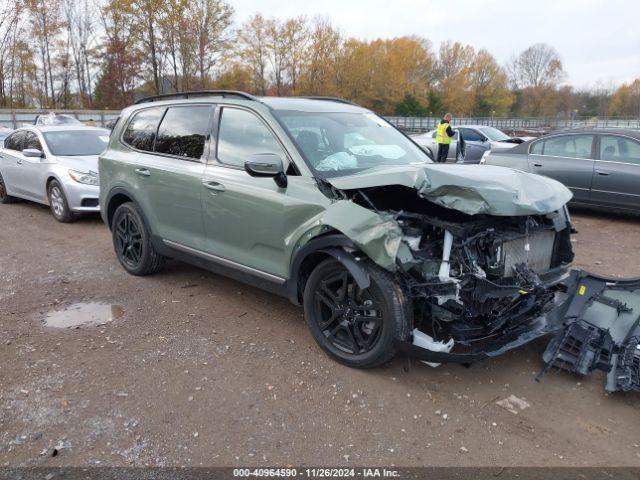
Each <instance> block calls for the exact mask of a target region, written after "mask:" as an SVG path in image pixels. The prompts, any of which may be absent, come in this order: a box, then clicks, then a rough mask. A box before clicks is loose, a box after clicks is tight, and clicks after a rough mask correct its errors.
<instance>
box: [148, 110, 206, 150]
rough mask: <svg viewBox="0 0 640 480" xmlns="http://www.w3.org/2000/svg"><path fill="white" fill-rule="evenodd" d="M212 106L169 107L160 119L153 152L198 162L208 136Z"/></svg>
mask: <svg viewBox="0 0 640 480" xmlns="http://www.w3.org/2000/svg"><path fill="white" fill-rule="evenodd" d="M212 111H213V106H212V105H194V106H180V107H171V108H169V110H167V113H166V115H165V116H164V118H163V119H162V123H161V124H160V128H158V136H157V138H156V145H155V151H156V152H158V153H164V154H167V155H175V156H177V157H184V158H188V159H196V160H199V159H200V158H201V157H202V154H203V152H204V145H205V142H206V140H207V137H208V136H209V120H210V118H211V112H212Z"/></svg>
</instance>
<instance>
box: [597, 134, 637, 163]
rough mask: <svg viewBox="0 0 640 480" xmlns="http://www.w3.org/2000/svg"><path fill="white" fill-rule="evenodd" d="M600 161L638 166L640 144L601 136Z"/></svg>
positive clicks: (625, 139) (616, 137) (622, 138)
mask: <svg viewBox="0 0 640 480" xmlns="http://www.w3.org/2000/svg"><path fill="white" fill-rule="evenodd" d="M600 159H601V160H608V161H610V162H624V163H637V164H640V143H638V142H636V141H634V140H631V139H629V138H624V137H618V136H615V135H601V136H600Z"/></svg>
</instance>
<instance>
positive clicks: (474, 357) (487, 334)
mask: <svg viewBox="0 0 640 480" xmlns="http://www.w3.org/2000/svg"><path fill="white" fill-rule="evenodd" d="M464 172H466V173H464V175H460V173H463V171H462V170H453V169H437V170H436V169H433V170H430V171H428V170H427V169H416V170H414V171H411V170H408V169H405V170H399V171H397V172H386V173H385V172H375V171H374V172H372V173H370V174H368V175H366V176H365V178H361V176H360V178H358V177H343V178H341V179H337V180H333V181H331V182H330V183H331V185H330V186H328V187H327V188H330V189H331V193H330V194H331V195H332V196H333V199H334V200H335V201H334V203H333V204H332V205H331V206H330V207H329V208H328V209H327V211H326V215H325V217H324V223H325V224H327V225H329V226H331V227H333V228H335V229H337V230H339V231H341V232H343V233H344V234H345V235H346V236H347V237H348V238H349V239H351V240H352V241H353V242H354V244H355V245H356V246H357V247H359V248H360V249H361V250H362V251H363V252H364V253H365V254H366V255H367V256H368V257H369V258H371V259H372V260H373V261H374V262H376V263H377V264H378V265H380V266H382V267H384V268H386V269H387V270H390V271H393V272H394V274H395V276H396V280H397V282H398V283H399V284H400V285H401V286H402V287H403V289H404V291H405V292H406V294H407V297H408V298H409V299H410V301H411V302H412V307H413V312H414V318H413V325H412V328H411V331H412V334H411V336H410V338H407V339H397V340H396V349H397V350H398V351H400V352H404V353H405V354H408V355H410V356H412V357H415V358H418V359H420V360H422V361H424V362H427V363H429V364H431V365H433V366H436V365H437V364H439V363H444V362H456V363H463V364H467V363H472V362H475V361H478V360H482V359H486V358H491V357H495V356H498V355H501V354H503V353H505V352H507V351H509V350H511V349H514V348H517V347H520V346H523V345H525V344H526V343H529V342H531V341H533V340H535V339H537V338H540V337H543V336H552V340H551V342H550V344H549V346H548V348H547V350H546V352H545V354H544V361H545V364H546V368H545V369H544V370H543V372H542V373H544V371H546V370H548V369H551V368H554V369H559V370H566V371H569V372H574V373H577V374H582V375H586V374H588V373H590V372H592V371H593V370H601V371H603V372H605V373H606V374H607V382H606V388H607V390H609V391H614V390H640V327H639V326H638V323H639V321H640V279H638V280H616V281H614V280H610V279H604V278H601V277H597V276H594V275H591V274H589V273H585V272H581V271H569V265H570V263H571V261H572V260H573V251H572V246H571V238H570V236H571V233H572V230H573V229H572V226H571V221H570V218H569V213H568V210H567V208H566V203H567V201H568V200H569V198H570V193H569V192H568V190H567V189H566V188H565V187H564V186H562V185H560V184H558V183H557V182H553V181H551V180H549V179H544V178H543V177H539V176H537V175H530V176H526V175H525V174H522V173H521V172H517V171H514V170H510V169H499V170H495V171H492V172H493V174H492V176H491V178H487V177H486V176H484V174H483V172H484V171H482V172H480V171H478V170H471V169H468V170H465V171H464ZM385 175H387V176H388V178H384V176H385ZM542 373H541V376H542Z"/></svg>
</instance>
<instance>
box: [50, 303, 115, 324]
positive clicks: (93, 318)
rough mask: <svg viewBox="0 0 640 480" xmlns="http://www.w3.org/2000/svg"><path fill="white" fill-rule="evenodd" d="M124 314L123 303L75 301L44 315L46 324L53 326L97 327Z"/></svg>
mask: <svg viewBox="0 0 640 480" xmlns="http://www.w3.org/2000/svg"><path fill="white" fill-rule="evenodd" d="M123 315H124V307H123V306H122V305H109V304H107V303H98V302H88V303H74V304H73V305H69V306H68V307H66V308H64V309H62V310H56V311H55V312H49V313H48V314H47V316H46V317H44V325H45V327H53V328H80V327H97V326H99V325H104V324H105V323H108V322H110V321H111V320H113V319H116V318H120V317H122V316H123Z"/></svg>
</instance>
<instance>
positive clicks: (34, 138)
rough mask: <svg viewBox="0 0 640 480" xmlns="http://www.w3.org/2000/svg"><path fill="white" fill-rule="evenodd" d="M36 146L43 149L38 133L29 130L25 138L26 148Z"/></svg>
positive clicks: (37, 148)
mask: <svg viewBox="0 0 640 480" xmlns="http://www.w3.org/2000/svg"><path fill="white" fill-rule="evenodd" d="M27 148H35V149H36V150H40V151H42V145H41V144H40V140H39V139H38V135H36V134H35V133H33V132H27V133H26V135H25V138H24V148H23V150H26V149H27Z"/></svg>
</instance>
